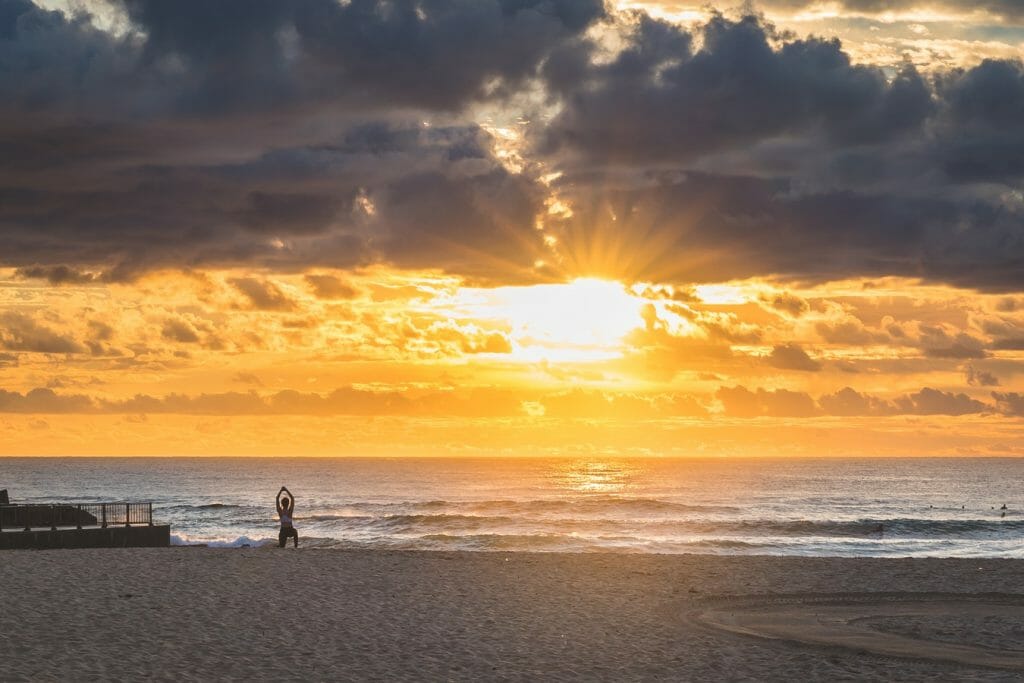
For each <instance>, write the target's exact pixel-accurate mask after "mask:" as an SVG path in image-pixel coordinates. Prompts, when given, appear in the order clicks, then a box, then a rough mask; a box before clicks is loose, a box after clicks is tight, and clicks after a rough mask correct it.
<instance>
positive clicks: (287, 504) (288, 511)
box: [277, 486, 299, 548]
mask: <svg viewBox="0 0 1024 683" xmlns="http://www.w3.org/2000/svg"><path fill="white" fill-rule="evenodd" d="M282 493H287V494H288V495H287V496H285V497H284V498H282V497H281V494H282ZM294 512H295V496H293V495H292V492H291V491H289V490H288V489H286V488H285V487H284V486H282V487H281V490H280V491H278V492H277V516H278V517H280V518H281V532H280V533H279V534H278V535H277V547H278V548H283V547H284V544H285V542H286V541H287V540H288V539H289V538H292V539H294V540H295V547H296V548H298V547H299V532H298V531H296V530H295V524H294V523H293V521H292V514H293V513H294Z"/></svg>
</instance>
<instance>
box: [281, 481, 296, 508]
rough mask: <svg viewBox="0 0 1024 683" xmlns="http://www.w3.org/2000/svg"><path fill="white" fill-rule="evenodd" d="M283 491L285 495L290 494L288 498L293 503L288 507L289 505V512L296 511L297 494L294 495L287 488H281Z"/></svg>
mask: <svg viewBox="0 0 1024 683" xmlns="http://www.w3.org/2000/svg"><path fill="white" fill-rule="evenodd" d="M281 490H282V491H284V492H285V493H287V494H288V498H289V500H290V501H291V502H290V503H289V504H288V505H289V507H288V510H289V511H291V510H294V509H295V494H293V493H292V492H291V491H289V490H288V489H287V488H285V487H284V486H282V487H281Z"/></svg>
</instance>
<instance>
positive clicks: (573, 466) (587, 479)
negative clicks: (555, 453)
mask: <svg viewBox="0 0 1024 683" xmlns="http://www.w3.org/2000/svg"><path fill="white" fill-rule="evenodd" d="M632 475H633V468H632V467H630V466H629V465H627V464H626V463H623V462H616V461H612V460H574V461H572V462H568V463H565V465H564V466H563V467H562V468H560V470H559V472H558V473H557V474H556V475H555V477H554V478H555V479H556V481H557V482H558V484H559V488H562V489H563V490H566V491H571V492H574V493H586V494H602V495H607V496H610V495H617V494H621V493H623V492H625V491H626V490H627V489H628V488H629V486H630V483H631V479H632Z"/></svg>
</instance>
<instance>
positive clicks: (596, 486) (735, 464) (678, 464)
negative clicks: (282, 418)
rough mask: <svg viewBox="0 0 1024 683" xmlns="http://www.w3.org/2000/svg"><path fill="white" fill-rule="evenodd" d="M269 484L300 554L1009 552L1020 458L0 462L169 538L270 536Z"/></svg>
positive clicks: (22, 495) (23, 480)
mask: <svg viewBox="0 0 1024 683" xmlns="http://www.w3.org/2000/svg"><path fill="white" fill-rule="evenodd" d="M282 485H285V486H287V487H288V488H289V490H291V491H292V492H294V494H295V497H296V510H295V524H296V527H297V528H298V530H299V534H300V538H301V545H303V546H305V547H314V548H393V549H420V550H470V551H504V552H518V551H562V552H593V551H605V552H608V551H610V552H640V553H716V554H768V555H819V556H873V557H879V556H895V557H905V556H930V557H1018V558H1019V557H1024V459H967V458H964V459H920V458H901V459H759V458H743V459H659V458H650V459H622V460H616V459H606V458H594V459H579V458H574V459H525V458H524V459H515V458H508V459H486V458H479V459H469V458H466V459H432V458H422V459H370V458H366V459H350V458H338V459H318V458H0V488H8V489H9V490H10V494H11V499H12V502H18V503H39V502H81V503H91V502H103V501H108V502H113V501H141V502H145V501H151V502H152V503H153V511H154V517H155V519H156V521H157V522H158V523H170V524H171V532H172V538H173V540H174V542H175V543H178V544H194V543H196V544H198V543H205V544H208V545H211V546H230V547H239V546H246V545H248V546H258V545H268V544H276V534H277V519H276V513H275V509H274V497H275V495H276V493H277V491H278V489H279V488H280V487H281V486H282ZM1003 505H1006V507H1007V509H1006V510H1003V509H1001V508H1002V507H1003Z"/></svg>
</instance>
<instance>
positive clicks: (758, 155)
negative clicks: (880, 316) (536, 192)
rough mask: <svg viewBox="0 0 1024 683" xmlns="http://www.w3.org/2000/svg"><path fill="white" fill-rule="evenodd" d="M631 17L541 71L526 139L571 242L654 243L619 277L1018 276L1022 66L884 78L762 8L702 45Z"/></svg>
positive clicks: (717, 22) (722, 24) (954, 352)
mask: <svg viewBox="0 0 1024 683" xmlns="http://www.w3.org/2000/svg"><path fill="white" fill-rule="evenodd" d="M634 18H635V21H634V23H633V24H631V26H632V33H631V34H630V37H629V39H628V41H627V43H626V47H625V48H624V49H623V50H622V51H621V52H620V53H619V54H618V56H617V57H615V58H614V59H612V60H611V61H607V60H604V61H596V62H595V61H592V60H587V59H583V58H582V57H581V56H580V55H581V54H585V53H586V51H587V50H588V49H592V48H588V46H587V44H586V43H585V42H577V43H575V46H574V48H573V49H572V50H570V49H569V48H564V49H563V50H562V51H561V52H556V53H555V54H554V55H553V57H552V60H553V63H552V64H553V65H552V66H550V67H549V68H546V70H545V74H546V75H547V77H548V79H549V82H550V87H551V89H552V91H555V92H557V93H558V94H559V96H560V97H561V98H562V101H563V102H564V105H565V106H564V108H563V110H562V111H561V113H560V114H559V115H558V116H557V117H556V118H555V119H554V121H553V122H552V124H551V126H550V127H549V128H548V129H547V130H546V131H544V132H543V133H542V134H540V135H539V136H538V137H537V139H536V143H537V147H536V149H537V150H538V152H539V153H541V154H543V155H545V156H546V157H547V158H549V159H550V160H552V163H554V164H556V165H558V166H559V167H560V168H561V169H562V170H563V171H564V175H563V177H562V178H561V179H560V180H559V185H558V188H559V191H560V192H561V193H562V195H563V197H565V198H567V199H571V200H572V201H573V202H574V204H573V206H574V211H575V215H574V217H573V218H572V219H571V220H569V221H566V222H565V224H564V225H563V226H562V228H563V232H562V235H561V237H562V238H563V243H564V244H565V245H566V251H567V252H569V253H573V252H574V251H575V252H581V253H583V252H585V249H586V245H587V244H592V243H595V242H606V243H608V242H611V243H615V240H614V239H613V238H612V237H610V235H619V234H623V233H625V234H631V235H634V236H636V238H637V241H638V242H640V243H646V244H650V245H652V248H651V249H649V250H648V252H647V253H645V252H643V251H641V252H640V256H639V258H636V257H635V256H636V254H633V256H634V258H630V259H626V258H617V259H614V262H615V267H617V268H619V272H617V273H616V274H618V275H621V276H624V277H630V278H638V279H656V278H665V279H683V280H686V279H696V280H711V281H721V280H724V279H728V278H734V277H749V276H752V275H769V274H774V275H782V276H787V277H793V278H798V279H807V280H829V279H836V278H842V277H849V276H853V277H856V276H872V275H883V274H887V275H902V276H909V277H920V278H924V279H928V280H935V281H943V282H949V283H952V284H956V285H961V286H969V287H977V288H981V289H987V290H994V291H1000V290H1002V291H1009V290H1015V289H1019V288H1021V287H1022V286H1024V269H1022V268H1021V267H1020V265H1021V263H1022V262H1024V239H1022V238H1021V225H1022V219H1024V201H1022V200H1021V199H1020V193H1019V190H1018V188H1019V184H1020V180H1021V178H1022V177H1024V164H1022V163H1021V161H1020V159H1021V158H1024V123H1022V121H1024V115H1022V114H1024V67H1022V65H1021V63H1020V62H1016V61H985V62H983V63H981V64H979V65H978V66H977V67H974V68H972V69H966V70H959V71H951V72H948V73H944V74H942V75H940V76H939V77H938V78H937V79H936V80H935V81H934V82H929V81H926V80H925V78H924V77H922V76H921V75H920V74H918V73H917V72H915V71H914V70H913V69H912V68H911V67H909V66H907V67H904V68H903V70H902V71H901V72H900V73H898V74H895V76H894V77H891V78H890V77H889V76H887V75H886V74H885V73H883V72H882V71H881V70H880V69H877V68H873V67H870V66H863V65H855V64H853V63H851V61H850V59H849V57H848V56H847V55H846V54H845V52H844V51H843V49H842V46H841V44H840V43H839V42H838V41H836V40H823V39H817V38H808V39H803V40H800V39H792V38H790V37H788V36H783V35H780V34H779V33H777V32H776V31H775V29H773V28H772V27H771V26H770V25H768V24H766V23H765V22H764V21H763V20H762V19H760V18H757V17H745V18H743V19H740V20H735V21H734V20H729V19H726V18H724V17H722V16H714V17H713V18H712V19H711V20H710V21H709V22H708V23H707V24H706V25H705V26H704V27H703V28H702V29H700V36H699V37H700V40H699V41H695V40H690V39H687V36H688V34H687V33H686V31H685V29H683V28H681V27H678V26H672V25H669V24H666V23H663V22H659V21H656V20H653V19H650V18H648V17H645V16H642V15H640V16H638V15H634ZM694 45H699V46H700V47H699V49H697V48H694ZM652 46H653V47H652ZM623 256H625V255H623ZM931 353H932V354H935V355H943V354H945V355H943V357H961V358H968V357H982V356H983V355H984V354H983V352H981V351H980V350H978V349H977V348H975V347H974V346H973V345H970V344H958V343H956V342H953V343H951V344H950V345H949V346H948V347H946V348H942V347H939V346H935V347H933V348H931Z"/></svg>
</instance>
